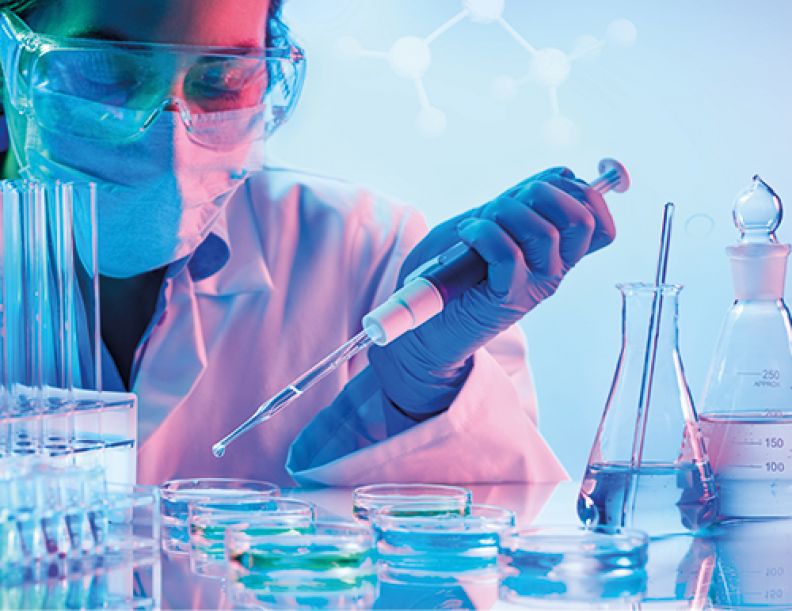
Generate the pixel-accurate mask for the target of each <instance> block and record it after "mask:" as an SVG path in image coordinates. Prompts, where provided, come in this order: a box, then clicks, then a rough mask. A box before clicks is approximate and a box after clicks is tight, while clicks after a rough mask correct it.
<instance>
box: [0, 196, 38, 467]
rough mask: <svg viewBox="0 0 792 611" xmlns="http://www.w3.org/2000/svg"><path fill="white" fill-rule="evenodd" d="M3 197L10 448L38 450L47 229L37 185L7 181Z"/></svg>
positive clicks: (30, 451)
mask: <svg viewBox="0 0 792 611" xmlns="http://www.w3.org/2000/svg"><path fill="white" fill-rule="evenodd" d="M2 194H3V249H4V252H3V267H4V272H3V293H4V304H5V320H4V322H5V339H6V341H5V346H4V349H5V364H6V372H5V373H6V389H7V398H8V412H9V415H10V416H11V418H12V419H11V423H10V431H9V432H10V439H9V448H10V450H11V451H12V452H14V453H16V454H32V453H35V452H36V449H37V446H38V440H39V438H40V434H39V433H40V431H39V430H37V429H38V428H39V427H40V420H38V419H36V418H32V416H33V415H34V414H36V413H37V412H38V411H39V408H40V405H41V394H42V381H43V380H42V314H43V301H44V299H45V298H46V295H45V291H44V289H45V287H44V284H43V279H44V277H45V276H46V269H45V268H44V266H45V265H46V257H45V256H44V255H45V253H44V248H45V245H46V226H45V223H44V218H43V216H42V214H41V213H42V212H43V209H42V207H41V206H40V205H39V204H40V199H39V195H40V192H39V190H38V188H37V186H36V184H35V183H30V182H27V181H5V182H4V183H3V188H2Z"/></svg>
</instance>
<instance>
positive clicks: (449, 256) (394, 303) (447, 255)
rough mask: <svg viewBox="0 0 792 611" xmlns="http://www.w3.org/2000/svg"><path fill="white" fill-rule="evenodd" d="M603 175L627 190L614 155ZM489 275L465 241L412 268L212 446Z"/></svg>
mask: <svg viewBox="0 0 792 611" xmlns="http://www.w3.org/2000/svg"><path fill="white" fill-rule="evenodd" d="M598 170H599V172H600V176H599V177H598V178H596V179H595V180H594V181H592V182H591V183H590V184H589V187H590V188H592V189H594V190H595V191H597V192H599V193H600V194H603V195H604V194H605V193H607V192H608V191H615V192H616V193H623V192H624V191H626V190H627V189H628V188H629V187H630V176H629V174H628V173H627V169H626V168H625V167H624V166H623V165H622V164H621V163H619V162H618V161H616V160H615V159H603V160H601V161H600V162H599V165H598ZM486 277H487V264H486V263H485V262H484V260H483V259H482V258H481V257H480V256H479V255H478V253H476V251H474V250H472V249H470V248H469V247H468V246H467V245H466V244H464V243H463V242H459V243H457V244H455V245H454V246H452V247H451V248H449V249H448V250H447V251H446V252H444V253H443V254H441V255H440V256H438V257H435V258H434V259H432V260H431V261H428V262H427V263H425V264H424V265H422V266H421V267H419V268H418V269H417V270H415V271H414V272H412V273H411V274H410V275H409V276H408V277H407V278H406V279H405V282H404V287H402V288H401V289H399V290H398V291H396V292H395V293H394V294H393V295H391V296H390V297H389V298H388V299H387V300H386V301H385V303H383V304H382V305H380V306H379V307H377V308H375V309H374V310H372V311H371V312H369V313H368V314H367V315H366V316H365V317H364V318H363V331H361V332H360V333H358V334H357V335H356V336H355V337H353V338H352V339H350V340H349V341H348V342H346V343H345V344H344V345H342V346H341V347H340V348H338V349H337V350H335V351H334V352H332V353H331V354H329V355H328V356H326V357H325V358H324V359H322V360H321V361H319V362H318V363H317V364H316V365H314V366H313V367H311V369H309V370H308V371H306V372H305V373H304V374H302V375H301V376H300V377H298V378H297V379H296V380H294V381H293V382H292V383H291V384H289V385H288V386H286V387H285V388H284V389H283V390H281V391H280V392H278V393H277V394H276V395H274V396H273V397H272V398H270V399H269V400H268V401H266V402H265V403H263V404H262V405H261V406H260V407H259V408H258V409H257V410H256V411H255V412H254V413H253V415H252V416H250V418H248V419H247V420H246V421H245V422H243V423H242V424H241V425H239V426H238V427H237V428H236V429H234V430H233V431H232V432H231V433H229V434H228V435H227V436H226V437H224V438H223V439H221V440H220V441H218V442H217V443H216V444H214V445H213V446H212V454H214V455H215V456H216V457H217V458H220V457H221V456H223V454H225V451H226V448H227V447H228V445H229V444H230V443H231V442H232V441H234V440H235V439H237V438H238V437H240V436H241V435H243V434H245V433H246V432H248V431H249V430H250V429H252V428H253V427H254V426H257V425H258V424H261V423H262V422H264V421H266V420H269V419H270V418H272V417H273V416H275V414H277V413H279V412H280V411H281V410H282V409H283V408H284V407H286V406H287V405H288V404H289V403H291V402H292V401H294V399H296V398H297V397H299V396H300V395H301V394H303V393H304V392H305V391H306V390H308V389H309V388H310V387H311V386H313V385H314V384H316V383H317V382H319V380H321V379H322V378H324V377H325V376H327V375H328V374H329V373H331V372H332V371H335V370H336V369H337V368H338V367H339V366H341V365H342V364H344V363H345V362H347V361H348V360H349V359H351V358H352V357H353V356H355V355H356V354H357V353H358V352H360V351H361V350H364V349H365V348H368V347H369V346H370V345H371V344H377V345H380V346H384V345H385V344H388V343H390V342H391V341H393V340H394V339H396V338H397V337H399V336H400V335H402V334H403V333H406V332H407V331H409V330H411V329H414V328H415V327H417V326H419V325H421V324H423V323H424V322H426V321H427V320H429V319H430V318H431V317H432V316H434V315H436V314H438V313H439V312H440V311H442V309H443V307H444V306H445V304H446V303H448V302H449V301H451V300H452V299H454V298H456V297H457V296H459V295H460V294H461V293H462V292H464V291H465V290H467V289H468V288H470V287H472V286H475V285H476V284H478V283H479V282H481V281H483V280H484V279H485V278H486Z"/></svg>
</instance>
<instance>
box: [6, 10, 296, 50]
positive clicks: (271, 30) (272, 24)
mask: <svg viewBox="0 0 792 611" xmlns="http://www.w3.org/2000/svg"><path fill="white" fill-rule="evenodd" d="M47 2H52V0H0V9H6V10H9V11H11V12H13V13H16V14H17V15H19V16H20V17H22V18H23V19H24V18H25V17H26V16H27V14H28V13H30V11H31V10H33V9H34V8H36V6H41V5H42V4H45V3H47ZM283 2H284V0H270V5H269V9H268V12H267V45H268V46H281V45H285V44H289V30H288V28H287V27H286V25H285V24H284V23H283V21H282V20H281V10H282V9H283Z"/></svg>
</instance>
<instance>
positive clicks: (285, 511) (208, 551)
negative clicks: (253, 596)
mask: <svg viewBox="0 0 792 611" xmlns="http://www.w3.org/2000/svg"><path fill="white" fill-rule="evenodd" d="M315 518H316V509H315V507H314V505H313V504H312V503H308V502H306V501H301V500H298V499H290V498H286V497H273V498H269V499H266V500H260V501H256V500H250V499H248V498H246V497H241V498H239V499H227V500H223V501H217V500H210V501H197V502H194V503H191V504H190V506H189V518H188V527H189V533H190V535H189V536H190V568H191V569H192V571H193V572H194V573H196V574H197V575H203V576H206V577H225V575H226V573H227V570H226V562H225V560H226V559H225V533H226V530H227V529H228V528H232V527H233V528H237V529H238V530H240V531H241V532H244V533H246V534H248V535H250V536H264V535H293V534H299V533H305V532H308V531H310V530H311V527H312V526H313V523H314V521H315Z"/></svg>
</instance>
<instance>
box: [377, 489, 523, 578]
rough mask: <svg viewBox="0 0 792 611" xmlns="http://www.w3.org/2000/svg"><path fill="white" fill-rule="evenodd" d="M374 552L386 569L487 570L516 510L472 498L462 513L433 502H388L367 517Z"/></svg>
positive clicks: (496, 560)
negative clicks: (375, 548) (372, 532)
mask: <svg viewBox="0 0 792 611" xmlns="http://www.w3.org/2000/svg"><path fill="white" fill-rule="evenodd" d="M371 524H372V528H373V531H374V534H375V536H376V541H377V554H378V557H379V559H380V561H381V563H382V564H383V566H384V568H386V569H387V570H388V571H389V572H390V573H395V572H398V571H410V572H414V571H431V572H440V573H459V572H467V571H482V570H484V571H486V570H490V569H491V568H493V567H496V566H497V562H498V554H499V552H500V547H501V540H502V539H503V538H504V537H506V536H508V535H509V534H510V533H511V532H512V531H513V530H514V527H515V515H514V512H512V511H509V510H508V509H503V508H501V507H495V506H493V505H477V504H472V505H469V506H468V507H467V510H466V511H465V512H464V513H462V512H459V511H451V510H448V509H445V508H443V507H442V506H438V505H437V504H435V503H431V502H411V503H400V504H397V505H388V506H386V507H382V508H380V509H378V510H377V511H376V512H375V513H374V514H373V515H372V517H371Z"/></svg>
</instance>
